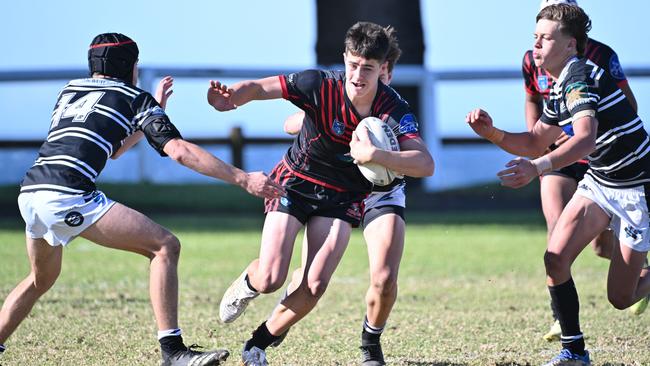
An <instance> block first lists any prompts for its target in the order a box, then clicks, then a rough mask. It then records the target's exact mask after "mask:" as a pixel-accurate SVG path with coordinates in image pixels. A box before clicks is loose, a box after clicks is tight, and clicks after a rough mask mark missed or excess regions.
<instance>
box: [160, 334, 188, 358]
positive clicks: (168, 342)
mask: <svg viewBox="0 0 650 366" xmlns="http://www.w3.org/2000/svg"><path fill="white" fill-rule="evenodd" d="M158 342H160V349H162V351H163V353H167V354H171V353H175V352H178V351H187V347H185V344H184V343H183V337H182V336H179V335H176V336H167V337H163V338H160V339H159V340H158Z"/></svg>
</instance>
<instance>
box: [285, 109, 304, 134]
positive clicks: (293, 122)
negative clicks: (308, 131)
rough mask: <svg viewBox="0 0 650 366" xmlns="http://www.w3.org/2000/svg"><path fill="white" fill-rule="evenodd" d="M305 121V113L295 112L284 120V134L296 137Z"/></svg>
mask: <svg viewBox="0 0 650 366" xmlns="http://www.w3.org/2000/svg"><path fill="white" fill-rule="evenodd" d="M304 120H305V112H303V111H299V112H296V113H294V114H292V115H290V116H289V117H287V119H285V120H284V132H285V133H288V134H289V135H297V134H298V133H299V132H300V129H302V122H303V121H304Z"/></svg>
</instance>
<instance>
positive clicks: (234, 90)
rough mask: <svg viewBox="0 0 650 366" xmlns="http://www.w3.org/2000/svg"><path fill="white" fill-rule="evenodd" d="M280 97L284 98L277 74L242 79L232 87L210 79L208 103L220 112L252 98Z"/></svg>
mask: <svg viewBox="0 0 650 366" xmlns="http://www.w3.org/2000/svg"><path fill="white" fill-rule="evenodd" d="M278 98H282V84H281V82H280V78H279V77H277V76H271V77H268V78H264V79H258V80H245V81H240V82H238V83H236V84H234V85H232V86H231V87H228V86H227V85H225V84H222V83H221V82H220V81H218V80H210V87H209V88H208V103H209V104H210V105H211V106H213V107H214V109H216V110H218V111H220V112H225V111H229V110H232V109H235V108H237V107H238V106H241V105H244V104H246V103H248V102H250V101H252V100H266V99H278Z"/></svg>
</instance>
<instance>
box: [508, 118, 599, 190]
mask: <svg viewBox="0 0 650 366" xmlns="http://www.w3.org/2000/svg"><path fill="white" fill-rule="evenodd" d="M585 113H593V114H595V112H593V111H585ZM574 118H575V122H573V131H574V136H573V137H571V138H570V139H568V140H567V141H566V142H564V143H563V144H562V145H561V146H560V147H558V148H557V149H555V150H553V151H552V152H550V153H548V154H546V155H544V156H542V157H540V158H537V159H535V160H526V159H522V158H517V159H514V160H512V161H510V162H508V164H506V169H504V170H502V171H500V172H499V173H497V176H498V177H499V178H500V179H501V184H502V185H504V186H506V187H511V188H519V187H523V186H525V185H527V184H528V183H530V182H531V181H532V180H533V179H534V178H535V177H537V176H539V175H542V174H544V173H548V172H550V171H552V170H554V169H559V168H562V167H565V166H567V165H569V164H572V163H574V162H576V161H578V160H580V159H582V158H583V157H585V156H587V155H589V154H591V152H592V151H593V150H594V148H595V146H596V133H597V127H598V121H597V120H596V118H594V117H593V116H592V115H587V114H584V113H583V114H582V116H580V115H576V116H574ZM538 124H541V123H538Z"/></svg>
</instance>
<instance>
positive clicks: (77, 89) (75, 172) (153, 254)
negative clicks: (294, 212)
mask: <svg viewBox="0 0 650 366" xmlns="http://www.w3.org/2000/svg"><path fill="white" fill-rule="evenodd" d="M138 53H139V52H138V48H137V45H136V44H135V42H134V41H133V40H131V39H130V38H128V37H126V36H124V35H122V34H119V33H106V34H100V35H98V36H97V37H95V39H93V41H92V43H91V46H90V49H89V51H88V63H89V69H90V74H91V75H92V78H87V79H79V80H73V81H71V82H70V83H68V85H66V86H65V87H64V88H63V90H62V91H61V93H59V97H58V100H57V104H56V106H55V108H54V112H53V114H52V123H51V126H50V132H49V134H48V136H47V139H46V141H45V142H44V143H43V145H42V146H41V148H40V151H39V156H38V158H37V159H36V162H35V163H34V165H33V166H32V167H31V168H30V169H29V170H28V172H27V174H26V176H25V178H24V179H23V182H22V185H21V193H20V195H19V197H18V202H19V206H20V212H21V215H22V216H23V218H24V220H25V223H26V233H27V238H26V241H27V252H28V255H29V259H30V262H31V268H32V271H31V273H30V274H29V275H28V276H27V277H26V278H25V279H24V280H23V281H22V282H21V283H20V284H19V285H18V286H17V287H16V288H15V289H14V290H13V291H12V292H11V294H10V295H9V296H8V297H7V299H6V300H5V303H4V305H3V306H2V309H1V310H0V353H1V351H4V349H5V347H4V345H2V343H4V342H5V341H6V340H7V339H8V338H9V336H10V335H11V334H12V333H13V332H14V331H15V330H16V328H17V327H18V325H19V324H20V323H21V322H22V321H23V320H24V319H25V317H26V316H27V315H28V314H29V311H30V310H31V309H32V307H33V305H34V304H35V303H36V301H37V300H38V299H39V298H40V296H42V295H43V294H44V293H45V292H46V291H47V290H48V289H49V288H50V287H51V286H52V285H53V284H54V283H55V282H56V280H57V278H58V275H59V273H60V271H61V264H62V255H63V254H62V248H63V247H64V246H66V245H67V244H68V243H69V242H70V241H71V240H72V239H74V238H75V237H77V236H81V237H84V238H85V239H88V240H90V241H92V242H94V243H97V244H100V245H103V246H106V247H110V248H115V249H121V250H127V251H131V252H134V253H138V254H141V255H144V256H145V257H147V258H148V259H149V260H150V263H151V265H150V279H149V283H150V284H151V286H150V287H151V291H150V297H151V304H152V308H153V310H154V315H155V317H156V323H157V326H158V339H159V342H160V345H161V354H162V359H163V360H162V365H164V366H172V365H173V366H185V365H189V364H191V365H202V366H208V365H218V364H220V362H221V361H224V360H225V359H226V357H227V356H228V352H227V351H225V350H215V351H208V352H198V351H195V350H192V349H188V348H187V347H186V346H185V345H184V343H183V339H182V337H181V329H180V328H179V327H178V320H177V313H178V310H177V304H178V275H177V270H176V268H177V263H178V258H179V253H180V243H179V241H178V239H177V238H176V237H175V236H174V235H173V234H172V233H171V232H169V231H168V230H167V229H165V228H163V227H162V226H160V225H158V224H156V223H155V222H153V221H151V220H150V219H149V218H147V217H146V216H144V215H143V214H141V213H139V212H137V211H135V210H132V209H130V208H128V207H126V206H124V205H121V204H119V203H117V202H113V201H111V200H110V199H108V198H107V197H106V196H105V195H104V194H103V193H102V192H100V191H98V190H97V187H96V185H95V181H96V179H97V177H98V176H99V175H100V174H101V172H102V170H103V169H104V166H105V165H106V162H107V160H108V159H109V158H117V157H119V156H120V155H121V154H122V153H123V152H124V151H126V150H127V149H128V148H129V147H130V146H132V145H133V144H135V142H137V141H138V140H139V139H140V138H142V137H143V136H145V137H146V138H147V140H148V141H149V143H150V145H151V146H152V147H153V148H154V149H155V150H156V151H158V153H159V154H160V155H161V156H167V155H169V156H170V157H171V158H172V159H174V160H175V161H177V162H178V163H180V164H182V165H185V166H187V167H188V168H190V169H192V170H195V171H197V172H199V173H201V174H204V175H207V176H211V177H214V178H217V179H221V180H224V181H227V182H229V183H232V184H237V185H240V186H241V187H242V188H244V189H246V190H247V191H248V192H249V193H251V194H253V195H256V196H259V197H264V198H275V197H278V196H280V195H281V194H284V189H283V188H282V187H281V186H279V185H278V184H276V183H275V182H273V181H272V180H271V179H269V178H268V177H266V175H265V174H264V173H261V172H258V173H245V172H243V171H241V170H239V169H237V168H235V167H233V166H231V165H229V164H226V163H224V162H223V161H221V160H219V159H218V158H216V157H214V156H212V155H211V154H209V153H208V152H206V151H205V150H203V149H201V148H200V147H198V146H196V145H194V144H191V143H189V142H187V141H185V140H183V139H182V137H181V135H180V133H179V132H178V130H177V129H176V127H174V125H173V124H172V123H171V122H170V121H169V118H167V115H166V114H165V112H164V110H163V106H164V104H165V102H166V99H167V97H168V96H169V95H170V94H171V91H170V90H169V88H170V87H171V83H172V80H171V78H163V80H162V81H161V84H160V86H159V89H160V88H162V89H163V90H162V92H160V90H159V93H157V94H158V95H160V96H159V99H160V100H161V104H162V106H161V105H160V104H159V103H158V102H157V101H156V100H155V99H154V98H153V97H152V96H151V95H150V94H149V93H147V92H145V91H144V90H142V89H139V88H137V87H136V86H135V83H136V81H137V72H138V67H137V60H138ZM150 361H151V360H148V359H147V360H143V363H148V362H150Z"/></svg>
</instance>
